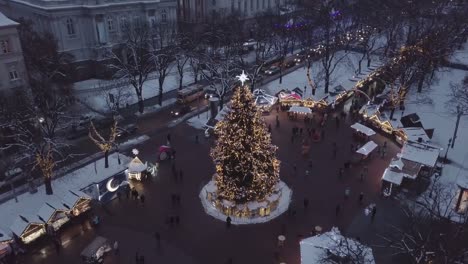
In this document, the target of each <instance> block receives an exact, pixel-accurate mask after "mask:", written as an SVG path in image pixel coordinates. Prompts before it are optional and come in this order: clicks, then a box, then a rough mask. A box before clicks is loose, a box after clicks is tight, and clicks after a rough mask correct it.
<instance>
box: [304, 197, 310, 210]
mask: <svg viewBox="0 0 468 264" xmlns="http://www.w3.org/2000/svg"><path fill="white" fill-rule="evenodd" d="M307 207H309V199H307V198H304V211H307Z"/></svg>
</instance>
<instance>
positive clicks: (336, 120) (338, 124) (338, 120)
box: [335, 116, 340, 128]
mask: <svg viewBox="0 0 468 264" xmlns="http://www.w3.org/2000/svg"><path fill="white" fill-rule="evenodd" d="M335 123H336V128H339V127H340V119H339V118H338V116H336V117H335Z"/></svg>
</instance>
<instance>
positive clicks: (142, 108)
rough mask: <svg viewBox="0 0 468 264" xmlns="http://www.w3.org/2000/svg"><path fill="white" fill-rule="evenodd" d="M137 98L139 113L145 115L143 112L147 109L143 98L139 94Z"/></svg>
mask: <svg viewBox="0 0 468 264" xmlns="http://www.w3.org/2000/svg"><path fill="white" fill-rule="evenodd" d="M137 97H138V112H140V114H143V110H144V108H145V105H144V103H143V96H142V95H141V94H138V95H137Z"/></svg>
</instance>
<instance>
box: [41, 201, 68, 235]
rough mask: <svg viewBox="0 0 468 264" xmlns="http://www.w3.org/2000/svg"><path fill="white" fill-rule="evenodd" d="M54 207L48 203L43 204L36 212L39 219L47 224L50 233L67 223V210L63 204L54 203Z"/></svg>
mask: <svg viewBox="0 0 468 264" xmlns="http://www.w3.org/2000/svg"><path fill="white" fill-rule="evenodd" d="M54 206H55V207H54ZM54 206H52V205H51V204H50V203H45V204H43V205H42V206H41V208H39V211H38V212H37V215H38V216H39V218H40V219H41V220H42V221H43V222H45V223H46V224H47V226H48V228H50V229H51V232H55V231H57V230H59V229H60V227H61V226H62V225H64V224H65V223H67V222H68V221H69V218H68V211H69V210H68V209H67V208H66V207H65V206H64V205H63V204H62V205H61V204H59V203H54ZM47 230H49V229H47Z"/></svg>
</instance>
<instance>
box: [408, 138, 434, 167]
mask: <svg viewBox="0 0 468 264" xmlns="http://www.w3.org/2000/svg"><path fill="white" fill-rule="evenodd" d="M439 153H440V149H439V148H437V147H434V146H431V145H426V144H419V143H414V142H412V143H406V144H405V145H404V146H403V149H402V150H401V158H402V159H406V160H409V161H414V162H417V163H420V164H422V165H425V166H428V167H434V166H435V164H436V162H437V159H438V158H439Z"/></svg>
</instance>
